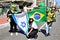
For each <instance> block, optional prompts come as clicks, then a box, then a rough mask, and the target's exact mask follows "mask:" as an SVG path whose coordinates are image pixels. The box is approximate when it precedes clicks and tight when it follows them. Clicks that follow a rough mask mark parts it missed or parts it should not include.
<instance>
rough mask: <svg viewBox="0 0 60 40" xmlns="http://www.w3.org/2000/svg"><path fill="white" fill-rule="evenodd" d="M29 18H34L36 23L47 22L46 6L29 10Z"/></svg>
mask: <svg viewBox="0 0 60 40" xmlns="http://www.w3.org/2000/svg"><path fill="white" fill-rule="evenodd" d="M28 18H33V19H34V21H35V22H36V23H41V22H46V8H45V7H39V8H35V9H33V10H32V11H30V12H28Z"/></svg>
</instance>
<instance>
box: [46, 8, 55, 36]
mask: <svg viewBox="0 0 60 40" xmlns="http://www.w3.org/2000/svg"><path fill="white" fill-rule="evenodd" d="M54 11H55V10H54V8H52V10H51V12H48V13H47V24H48V28H49V30H48V32H46V35H47V36H48V35H49V34H50V33H49V32H50V29H51V27H52V24H53V22H54V20H55V19H54V17H55V12H54ZM53 19H54V20H53Z"/></svg>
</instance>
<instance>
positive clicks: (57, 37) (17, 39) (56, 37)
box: [0, 14, 60, 40]
mask: <svg viewBox="0 0 60 40" xmlns="http://www.w3.org/2000/svg"><path fill="white" fill-rule="evenodd" d="M56 19H57V21H56V22H55V23H54V24H53V27H52V29H51V31H50V36H47V37H46V36H45V35H44V33H43V32H44V31H42V32H38V38H37V39H32V40H60V15H59V14H57V17H56ZM8 31H9V23H6V24H0V40H28V39H27V38H26V36H25V35H23V34H21V33H18V35H15V33H14V35H13V36H11V35H10V33H9V32H8Z"/></svg>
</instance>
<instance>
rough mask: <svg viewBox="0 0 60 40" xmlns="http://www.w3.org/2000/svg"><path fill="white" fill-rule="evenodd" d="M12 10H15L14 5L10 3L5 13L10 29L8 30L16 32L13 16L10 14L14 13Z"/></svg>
mask: <svg viewBox="0 0 60 40" xmlns="http://www.w3.org/2000/svg"><path fill="white" fill-rule="evenodd" d="M14 10H16V6H15V5H11V6H10V10H9V11H8V13H7V18H8V19H9V21H10V30H9V32H11V33H12V32H17V27H16V23H15V22H14V20H13V18H12V14H13V13H14Z"/></svg>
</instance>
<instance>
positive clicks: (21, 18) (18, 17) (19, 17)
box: [12, 12, 28, 34]
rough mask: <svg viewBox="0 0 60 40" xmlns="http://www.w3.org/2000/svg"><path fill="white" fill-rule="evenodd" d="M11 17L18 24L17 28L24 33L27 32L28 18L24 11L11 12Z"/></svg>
mask: <svg viewBox="0 0 60 40" xmlns="http://www.w3.org/2000/svg"><path fill="white" fill-rule="evenodd" d="M12 17H13V19H14V21H15V23H16V24H17V25H18V28H20V29H22V31H24V33H25V34H27V33H28V18H27V14H26V13H24V12H23V13H19V14H12Z"/></svg>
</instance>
